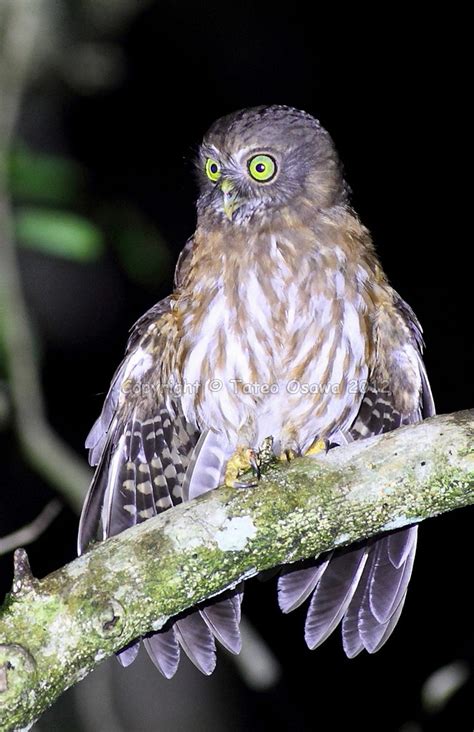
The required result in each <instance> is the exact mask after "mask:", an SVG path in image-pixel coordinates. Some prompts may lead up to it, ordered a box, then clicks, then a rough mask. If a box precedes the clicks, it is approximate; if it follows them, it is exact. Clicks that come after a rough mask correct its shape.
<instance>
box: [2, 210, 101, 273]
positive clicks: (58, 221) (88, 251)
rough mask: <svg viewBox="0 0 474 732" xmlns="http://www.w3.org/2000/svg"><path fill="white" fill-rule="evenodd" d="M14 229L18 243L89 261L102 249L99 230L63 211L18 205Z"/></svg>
mask: <svg viewBox="0 0 474 732" xmlns="http://www.w3.org/2000/svg"><path fill="white" fill-rule="evenodd" d="M15 233H16V237H17V239H18V241H19V242H20V244H21V245H22V246H24V247H27V248H28V249H35V250H37V251H40V252H44V253H45V254H51V255H53V256H56V257H64V258H65V259H74V260H76V261H80V262H92V261H94V260H97V259H98V258H99V257H100V256H101V255H102V253H103V251H104V240H103V236H102V232H101V231H100V230H99V229H98V228H97V227H96V226H94V224H92V223H91V222H90V221H88V220H87V219H84V218H82V217H81V216H77V215H76V214H72V213H67V212H64V211H54V210H50V209H40V208H30V207H22V208H20V209H18V210H17V212H16V217H15Z"/></svg>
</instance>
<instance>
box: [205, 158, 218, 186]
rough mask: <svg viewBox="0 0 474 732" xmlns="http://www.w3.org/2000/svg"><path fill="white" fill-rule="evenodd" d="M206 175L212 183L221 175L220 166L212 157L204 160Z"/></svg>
mask: <svg viewBox="0 0 474 732" xmlns="http://www.w3.org/2000/svg"><path fill="white" fill-rule="evenodd" d="M206 175H207V177H208V178H209V180H212V182H213V183H215V182H216V181H217V180H219V178H220V177H221V166H220V165H219V163H218V162H217V160H214V159H213V158H208V159H207V160H206Z"/></svg>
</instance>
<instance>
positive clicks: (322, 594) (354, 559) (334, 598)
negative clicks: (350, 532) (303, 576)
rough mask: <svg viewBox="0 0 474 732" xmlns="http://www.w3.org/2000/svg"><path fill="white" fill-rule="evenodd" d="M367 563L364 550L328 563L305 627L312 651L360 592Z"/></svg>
mask: <svg viewBox="0 0 474 732" xmlns="http://www.w3.org/2000/svg"><path fill="white" fill-rule="evenodd" d="M366 561H367V549H366V547H362V548H359V549H353V550H351V551H348V552H345V553H344V554H338V555H336V556H335V557H334V558H333V559H331V561H330V562H329V564H328V566H327V568H326V571H325V572H324V573H323V575H322V577H321V579H320V581H319V583H318V585H317V587H316V589H315V591H314V594H313V597H312V598H311V603H310V606H309V609H308V615H307V617H306V624H305V640H306V643H307V645H308V647H309V648H311V649H314V648H317V646H319V645H320V644H321V643H323V642H324V641H325V640H326V638H328V637H329V635H330V634H331V633H332V632H333V630H334V629H335V628H336V626H337V625H338V624H339V621H340V620H341V618H342V616H343V615H344V613H345V612H346V610H347V608H348V606H349V603H350V602H351V600H352V598H353V596H354V592H355V591H356V589H357V585H358V583H359V580H360V577H361V575H362V572H363V570H364V567H365V564H366Z"/></svg>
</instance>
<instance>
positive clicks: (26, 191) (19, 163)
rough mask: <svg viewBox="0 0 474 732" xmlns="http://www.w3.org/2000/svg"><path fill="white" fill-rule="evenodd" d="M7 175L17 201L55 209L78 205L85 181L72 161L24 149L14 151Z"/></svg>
mask: <svg viewBox="0 0 474 732" xmlns="http://www.w3.org/2000/svg"><path fill="white" fill-rule="evenodd" d="M8 173H9V186H10V192H11V195H12V196H13V198H14V199H19V200H27V201H30V200H31V201H34V202H37V203H40V202H41V203H46V204H54V205H65V204H71V203H73V202H75V201H76V200H77V197H78V194H79V193H80V191H81V189H82V185H83V183H84V177H85V176H84V172H83V170H82V168H81V167H80V166H79V165H78V164H77V163H75V162H74V161H73V160H71V159H70V158H65V157H60V156H58V155H47V154H45V153H39V152H35V151H33V150H31V149H29V148H28V147H26V146H24V145H18V146H17V147H16V148H14V149H13V150H12V151H11V153H10V156H9V171H8Z"/></svg>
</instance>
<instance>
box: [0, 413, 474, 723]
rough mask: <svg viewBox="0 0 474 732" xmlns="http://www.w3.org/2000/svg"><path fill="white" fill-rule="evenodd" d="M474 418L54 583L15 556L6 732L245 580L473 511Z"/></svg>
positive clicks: (233, 498) (248, 493) (323, 471)
mask: <svg viewBox="0 0 474 732" xmlns="http://www.w3.org/2000/svg"><path fill="white" fill-rule="evenodd" d="M473 435H474V410H471V411H465V412H459V413H457V414H452V415H446V416H441V417H435V418H433V419H430V420H427V421H425V422H423V423H421V424H419V425H416V426H412V427H405V428H402V429H399V430H396V431H395V432H392V433H390V434H387V435H383V436H380V437H375V438H372V439H369V440H364V441H361V442H357V443H353V444H352V445H349V446H347V447H344V448H339V449H334V450H331V451H330V452H329V453H328V454H326V455H320V456H318V457H316V458H301V459H297V460H295V461H293V462H292V463H290V464H286V465H276V466H271V467H270V468H269V469H268V471H267V472H266V473H265V475H264V477H263V479H262V481H261V483H260V485H259V486H258V487H256V488H253V489H245V490H231V489H227V488H220V489H219V490H216V491H213V492H212V493H209V494H207V495H206V496H203V497H202V498H200V499H197V500H195V501H192V502H190V503H188V504H186V505H181V506H179V507H177V508H175V509H172V510H170V511H166V512H165V513H163V514H161V515H160V516H157V517H156V518H154V519H150V520H149V521H146V522H144V523H143V524H141V525H140V526H137V527H135V528H133V529H130V530H128V531H126V532H124V533H123V534H120V536H118V537H114V538H113V539H110V540H109V541H107V542H105V543H103V544H99V545H98V546H97V547H95V548H94V549H93V550H91V551H90V552H88V553H87V554H86V555H84V556H82V557H80V558H79V559H76V560H75V561H74V562H71V564H69V565H67V566H66V567H63V568H62V569H60V570H58V571H57V572H54V573H53V574H51V575H49V576H48V577H46V578H45V579H43V580H37V579H35V578H34V577H33V576H32V575H31V572H30V569H29V565H28V560H27V557H26V554H25V552H24V551H23V550H18V551H17V553H16V555H15V578H14V583H13V589H12V591H11V593H10V595H8V597H7V599H6V602H5V604H4V606H3V609H2V610H1V611H0V720H1V721H0V729H1V730H12V729H20V728H24V727H25V726H28V725H30V724H31V723H32V722H33V721H34V720H35V719H37V718H38V717H39V715H40V714H41V713H42V712H43V711H44V709H46V708H47V707H48V706H49V705H50V704H51V703H52V702H53V701H54V700H55V699H56V698H57V697H58V696H59V695H60V694H61V693H62V692H63V691H64V690H65V689H67V688H68V687H69V686H71V685H72V684H74V683H75V682H77V681H78V680H79V679H81V678H83V677H84V676H85V675H86V674H87V673H89V672H90V671H91V670H92V669H93V668H94V667H95V666H97V665H98V663H99V662H100V661H101V660H102V659H104V658H106V657H107V656H110V655H111V654H112V653H113V652H114V651H117V650H119V649H120V648H121V647H123V646H124V645H126V644H127V643H129V642H130V641H132V640H133V639H134V638H136V637H138V636H140V635H141V634H143V633H146V632H148V631H151V630H157V629H159V628H161V627H162V625H163V624H164V623H165V622H166V620H167V619H168V618H169V617H170V616H173V615H175V614H176V613H179V612H181V611H182V610H185V609H186V608H189V607H191V606H192V605H194V604H195V603H196V602H198V601H200V600H203V599H205V598H208V597H211V596H212V595H214V594H216V593H218V592H220V591H221V590H223V589H225V588H228V587H232V586H233V585H235V584H236V583H237V582H239V581H240V580H241V579H242V578H247V577H251V576H253V575H255V574H257V572H260V571H261V570H264V569H269V568H271V567H274V566H277V565H279V564H282V563H286V562H294V561H296V560H298V559H302V558H307V557H315V556H317V555H318V554H320V553H321V552H324V551H327V550H328V549H331V548H333V547H336V546H343V545H347V544H350V543H352V542H354V541H358V540H360V539H364V538H367V537H370V536H373V535H374V534H378V533H380V532H383V531H386V530H389V529H394V528H398V527H401V526H404V525H407V524H410V523H413V522H416V521H422V520H423V519H425V518H429V517H431V516H435V515H437V514H439V513H442V512H444V511H450V510H453V509H455V508H459V507H461V506H466V505H468V504H471V503H474V440H473Z"/></svg>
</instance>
